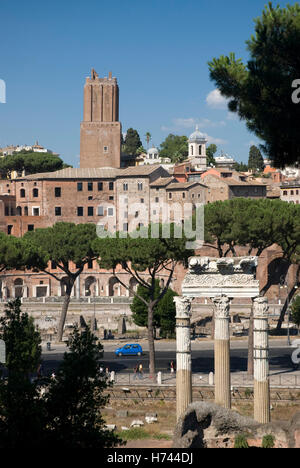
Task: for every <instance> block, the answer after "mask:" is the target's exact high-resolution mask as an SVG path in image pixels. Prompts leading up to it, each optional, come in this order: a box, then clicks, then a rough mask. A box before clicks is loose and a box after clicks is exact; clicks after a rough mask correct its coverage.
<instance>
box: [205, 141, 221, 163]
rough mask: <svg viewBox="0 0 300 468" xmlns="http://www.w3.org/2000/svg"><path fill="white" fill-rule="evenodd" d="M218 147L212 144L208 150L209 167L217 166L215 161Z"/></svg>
mask: <svg viewBox="0 0 300 468" xmlns="http://www.w3.org/2000/svg"><path fill="white" fill-rule="evenodd" d="M217 149H218V148H217V145H215V144H214V143H212V144H210V145H209V146H208V147H207V148H206V155H207V165H208V166H215V165H216V161H215V157H214V156H215V154H216V152H217Z"/></svg>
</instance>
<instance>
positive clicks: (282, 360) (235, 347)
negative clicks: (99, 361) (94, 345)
mask: <svg viewBox="0 0 300 468" xmlns="http://www.w3.org/2000/svg"><path fill="white" fill-rule="evenodd" d="M142 345H143V349H144V354H143V356H142V357H140V358H138V357H137V356H123V357H121V358H119V357H116V356H115V354H114V352H113V351H114V349H116V347H117V346H118V344H117V343H108V344H105V345H104V358H103V365H104V366H105V367H109V369H110V370H111V371H112V370H114V371H116V372H132V370H133V367H134V366H135V365H136V363H137V362H142V364H143V367H144V370H145V371H146V372H147V370H148V368H149V354H148V348H147V344H146V343H145V342H144V343H142ZM52 347H53V350H52V351H50V352H47V351H46V350H45V349H44V352H43V367H44V372H45V373H46V374H50V373H51V372H53V371H55V369H57V367H58V365H59V362H60V361H61V360H62V357H63V352H64V350H65V348H64V347H62V346H61V345H53V346H52ZM293 351H294V348H289V347H287V346H286V340H281V341H271V349H270V369H271V371H273V372H275V371H278V372H285V371H290V370H292V369H293V366H292V362H291V354H292V352H293ZM247 357H248V347H247V342H246V341H236V342H232V344H231V371H232V372H243V371H245V370H247ZM172 360H174V361H176V351H175V343H174V342H158V343H157V344H156V366H157V371H159V370H161V371H166V370H167V369H168V366H169V362H170V361H172ZM192 369H193V372H203V373H208V372H210V371H212V370H213V369H214V351H213V342H207V341H206V342H205V341H203V342H194V343H193V344H192Z"/></svg>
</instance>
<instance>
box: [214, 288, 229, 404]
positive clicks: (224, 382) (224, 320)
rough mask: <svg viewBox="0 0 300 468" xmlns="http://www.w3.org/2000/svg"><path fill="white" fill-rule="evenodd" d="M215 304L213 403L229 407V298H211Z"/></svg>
mask: <svg viewBox="0 0 300 468" xmlns="http://www.w3.org/2000/svg"><path fill="white" fill-rule="evenodd" d="M213 302H214V305H215V403H216V404H217V405H219V406H222V407H223V408H227V409H230V408H231V376H230V331H229V321H230V315H229V308H230V305H229V304H230V302H229V298H228V297H226V296H224V295H222V296H217V297H215V298H213Z"/></svg>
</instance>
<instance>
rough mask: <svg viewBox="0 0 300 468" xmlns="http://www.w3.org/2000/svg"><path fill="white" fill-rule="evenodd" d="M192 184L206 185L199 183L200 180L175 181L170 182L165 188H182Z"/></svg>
mask: <svg viewBox="0 0 300 468" xmlns="http://www.w3.org/2000/svg"><path fill="white" fill-rule="evenodd" d="M194 185H201V186H202V187H206V185H204V184H201V183H200V182H198V181H196V180H195V181H194V182H177V183H174V184H170V185H168V187H167V190H184V189H188V188H190V187H193V186H194Z"/></svg>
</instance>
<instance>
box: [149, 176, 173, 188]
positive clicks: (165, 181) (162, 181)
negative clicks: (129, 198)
mask: <svg viewBox="0 0 300 468" xmlns="http://www.w3.org/2000/svg"><path fill="white" fill-rule="evenodd" d="M171 182H174V183H176V179H174V177H159V178H158V179H156V180H155V181H154V182H151V184H150V187H165V186H166V185H169V184H170V183H171Z"/></svg>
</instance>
